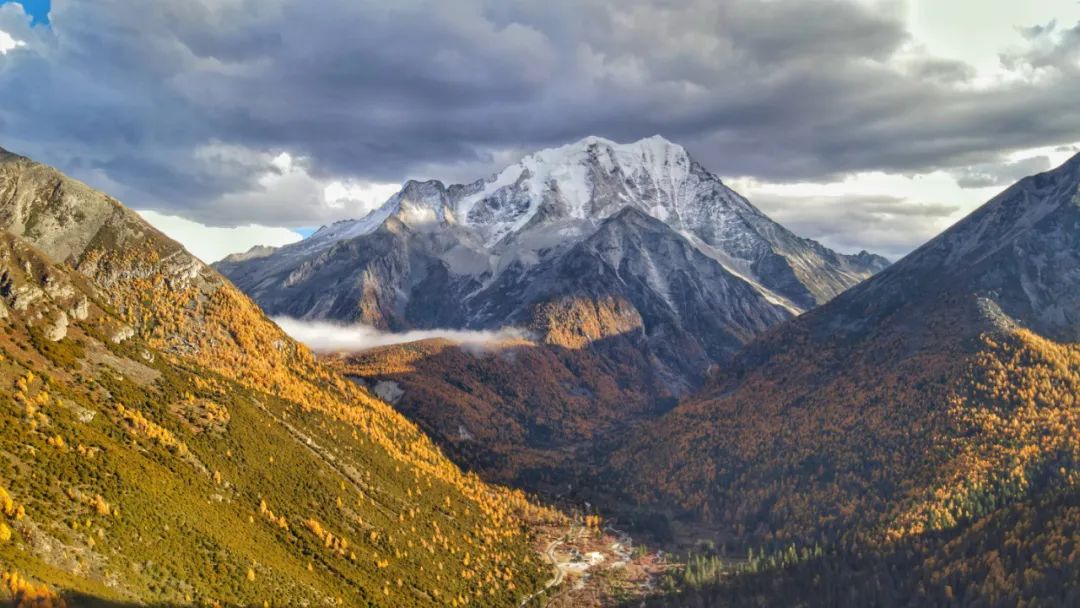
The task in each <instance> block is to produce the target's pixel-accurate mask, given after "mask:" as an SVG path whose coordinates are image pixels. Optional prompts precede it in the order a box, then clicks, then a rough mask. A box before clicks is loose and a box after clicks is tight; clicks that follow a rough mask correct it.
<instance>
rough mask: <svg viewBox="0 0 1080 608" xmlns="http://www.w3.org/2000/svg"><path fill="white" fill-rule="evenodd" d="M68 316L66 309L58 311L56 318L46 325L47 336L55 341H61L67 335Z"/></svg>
mask: <svg viewBox="0 0 1080 608" xmlns="http://www.w3.org/2000/svg"><path fill="white" fill-rule="evenodd" d="M67 332H68V316H67V313H65V312H64V311H60V312H59V313H57V315H56V318H55V319H54V320H53V321H52V322H51V323H49V324H48V325H46V326H45V338H46V339H48V340H51V341H53V342H59V341H60V340H63V339H64V338H65V337H67Z"/></svg>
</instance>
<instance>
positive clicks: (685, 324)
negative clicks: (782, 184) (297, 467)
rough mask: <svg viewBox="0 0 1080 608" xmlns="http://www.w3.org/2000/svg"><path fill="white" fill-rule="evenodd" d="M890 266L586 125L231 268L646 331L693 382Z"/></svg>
mask: <svg viewBox="0 0 1080 608" xmlns="http://www.w3.org/2000/svg"><path fill="white" fill-rule="evenodd" d="M887 265H888V262H887V261H886V260H885V259H884V258H881V257H880V256H875V255H872V254H869V253H866V252H863V253H860V254H858V255H842V254H838V253H836V252H834V251H831V250H830V249H828V248H826V247H824V246H822V245H821V244H819V243H817V242H814V241H812V240H809V239H803V238H800V237H798V236H796V235H794V234H792V233H791V232H790V231H789V230H787V229H785V228H784V227H782V226H780V225H779V224H777V223H776V222H773V221H772V220H770V219H769V218H768V217H767V216H765V215H764V214H763V213H762V212H761V211H759V210H758V209H757V208H755V207H754V206H753V205H751V204H750V202H749V201H747V200H746V199H745V198H743V197H741V196H739V195H738V194H737V193H736V192H734V191H732V190H731V189H730V188H728V187H727V186H725V185H724V184H723V182H721V180H720V179H719V178H717V177H716V176H715V175H713V174H712V173H710V172H708V171H707V170H706V169H705V168H704V167H702V166H701V165H700V164H698V163H697V162H696V161H694V160H693V159H692V158H691V157H690V156H689V154H687V152H686V150H685V149H683V148H682V147H681V146H678V145H675V144H673V143H671V142H668V141H667V140H665V139H663V138H661V137H650V138H647V139H643V140H641V141H637V142H634V143H631V144H616V143H613V142H611V141H608V140H605V139H601V138H597V137H589V138H586V139H583V140H581V141H578V142H576V143H573V144H570V145H567V146H563V147H560V148H554V149H549V150H543V151H540V152H537V153H535V154H531V155H529V156H526V157H525V158H523V159H522V160H521V161H520V162H518V163H515V164H513V165H511V166H509V167H507V168H506V169H504V170H502V171H501V172H499V173H498V174H496V175H493V176H491V177H489V178H487V179H481V180H477V181H475V182H473V183H471V184H464V185H461V184H455V185H450V186H446V185H444V184H442V183H441V182H438V181H427V182H415V181H410V182H408V183H406V184H405V186H404V187H403V188H402V189H401V191H400V192H398V193H397V194H395V195H394V196H393V197H391V198H390V199H389V200H388V201H387V202H386V204H384V205H383V206H382V207H381V208H379V209H378V210H376V211H374V212H372V213H371V214H370V215H368V216H367V217H365V218H362V219H359V220H352V221H345V222H339V223H336V224H334V225H332V226H327V227H324V228H322V229H320V230H319V231H318V232H316V233H315V234H313V235H312V236H311V237H309V238H307V239H305V240H304V241H301V242H300V243H296V244H293V245H289V246H285V247H281V248H279V249H268V248H258V249H255V250H252V251H249V252H247V253H245V254H240V255H234V256H231V257H229V258H227V259H225V260H223V261H222V262H220V263H218V264H217V265H216V268H217V269H218V270H219V271H220V272H222V273H223V274H224V275H225V276H227V277H229V278H230V279H231V280H232V281H233V282H234V283H236V285H237V286H239V287H240V288H241V289H242V290H244V291H245V292H246V293H248V294H249V295H250V296H251V297H252V298H254V299H255V300H256V301H257V302H258V303H259V304H260V306H262V307H263V308H264V309H265V310H266V311H267V312H268V313H269V314H271V315H286V316H291V317H297V318H301V319H332V320H337V321H342V322H361V323H366V324H370V325H373V326H375V327H379V328H385V329H391V330H401V329H407V328H476V329H483V328H494V327H500V326H504V325H517V326H521V327H525V328H528V329H531V330H533V331H535V332H536V333H538V334H539V335H540V337H541V339H542V340H544V341H547V342H549V343H554V344H559V345H562V346H568V347H574V348H577V347H580V346H582V345H584V344H587V343H589V342H592V341H596V340H599V339H606V338H619V339H625V340H631V341H633V343H634V344H635V346H636V347H637V348H639V349H640V350H642V351H643V352H644V353H646V356H647V357H648V358H649V359H650V360H651V361H652V362H653V364H654V366H655V367H656V369H657V371H658V372H659V373H661V374H662V375H663V376H664V377H665V378H666V383H667V385H668V388H669V390H670V391H672V392H675V393H680V392H684V391H685V390H687V389H688V388H691V387H693V386H696V385H697V384H699V383H700V382H701V381H702V380H703V379H704V373H705V370H706V369H707V368H708V367H709V365H711V364H712V363H714V362H717V361H724V360H726V359H728V358H729V357H730V356H731V355H733V354H734V353H735V352H736V351H737V350H738V349H739V348H740V347H741V346H742V345H743V344H745V343H746V342H748V341H749V340H750V339H752V338H753V337H754V336H756V335H758V334H760V333H761V332H762V331H764V330H766V329H768V328H769V327H772V326H774V325H776V324H778V323H780V322H782V321H784V320H786V319H789V318H791V317H792V316H794V315H797V314H799V313H801V312H804V311H806V310H809V309H811V308H813V307H814V306H817V305H819V304H821V303H823V302H825V301H827V300H829V299H830V298H832V297H834V296H836V295H837V294H838V293H840V292H842V291H843V290H845V289H847V288H848V287H851V286H852V285H854V284H856V283H858V282H859V281H861V280H863V279H865V278H866V277H868V276H871V275H872V274H873V273H875V272H878V271H880V270H881V269H883V268H885V267H886V266H887Z"/></svg>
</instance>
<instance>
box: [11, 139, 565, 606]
mask: <svg viewBox="0 0 1080 608" xmlns="http://www.w3.org/2000/svg"><path fill="white" fill-rule="evenodd" d="M0 226H2V227H3V228H4V230H5V231H6V232H5V234H3V235H2V240H0V296H2V299H0V302H2V308H0V316H2V317H3V319H2V320H0V347H2V360H0V385H2V386H4V387H5V388H6V390H5V391H3V392H0V417H2V426H0V428H3V429H4V430H3V432H2V433H0V487H2V488H3V490H4V493H3V494H2V495H0V503H3V504H0V507H3V510H2V521H3V524H2V526H0V541H2V542H0V566H2V567H0V571H5V572H7V573H8V574H7V575H5V577H4V589H3V591H0V594H3V593H7V594H8V595H10V596H14V597H16V598H20V599H22V600H25V601H27V602H30V601H31V600H32V599H33V597H34V596H35V594H41V595H45V593H44V592H43V591H42V589H38V588H35V587H37V586H39V585H41V584H44V585H45V588H46V589H47V590H48V592H49V593H59V594H62V595H65V596H67V597H68V599H69V601H70V602H72V603H76V604H78V605H81V604H82V603H88V602H89V603H92V602H91V601H90V600H89V599H88V598H97V599H99V600H110V601H116V602H143V603H153V604H212V603H223V604H229V605H255V604H257V605H262V604H263V603H264V602H266V603H269V604H270V605H299V604H302V603H307V604H326V605H348V606H363V605H385V606H423V605H447V604H449V605H462V604H473V605H515V604H516V603H517V601H518V600H519V599H520V598H521V597H524V596H526V595H528V594H529V593H531V592H532V591H533V590H534V589H536V588H538V587H539V586H540V585H541V584H542V582H543V580H544V579H546V578H547V577H548V576H549V572H548V571H547V570H546V569H545V566H544V565H543V564H542V562H541V559H540V558H539V556H537V555H535V553H534V551H533V550H532V548H531V546H530V538H529V532H528V530H527V529H526V528H525V526H524V525H523V519H522V518H523V517H529V518H547V517H550V518H555V517H557V515H556V514H554V513H551V512H548V511H544V510H542V509H538V508H535V507H532V506H530V505H529V503H528V502H527V501H526V500H525V498H524V497H523V496H522V495H521V494H516V493H512V492H509V491H507V490H503V489H499V488H496V487H493V486H490V485H487V484H485V483H483V482H481V481H480V480H479V479H477V478H476V477H474V476H470V475H465V474H463V473H462V472H461V471H460V470H459V469H458V468H457V467H455V466H454V465H453V464H452V463H450V462H449V461H448V460H446V459H445V458H444V457H443V456H442V454H441V453H440V451H439V450H438V449H437V448H436V447H435V446H434V445H433V444H432V443H431V442H430V441H429V440H428V439H427V438H426V437H425V436H424V435H423V434H422V433H421V432H420V431H419V430H418V429H417V428H416V427H415V426H414V425H413V424H411V423H409V422H408V421H406V420H405V419H404V418H403V417H401V416H400V415H398V414H397V413H396V412H395V411H394V410H393V409H392V408H390V407H389V406H388V405H386V404H385V403H383V402H381V401H379V400H378V399H376V398H373V397H372V396H371V395H369V394H368V393H367V392H365V391H364V390H361V389H359V388H357V387H356V386H355V385H354V384H353V383H351V382H348V381H345V380H343V379H341V378H340V377H338V376H336V375H335V374H333V373H332V372H330V371H329V370H327V369H326V368H325V367H323V366H322V365H321V364H319V363H318V362H317V361H316V360H315V359H314V358H313V357H312V355H311V354H310V353H309V352H308V351H307V350H306V349H305V348H304V347H302V346H300V345H298V344H296V343H294V342H293V341H291V340H290V339H289V338H288V337H286V336H285V335H284V334H282V333H281V332H280V330H278V328H277V327H276V326H274V325H273V324H272V323H270V322H269V321H268V320H267V319H266V318H265V317H264V316H263V315H262V314H261V312H260V311H259V310H258V309H257V308H256V307H255V305H254V304H253V303H251V302H250V301H249V300H248V299H247V298H246V297H244V296H242V295H241V294H240V293H239V292H238V291H237V290H236V289H234V288H233V287H232V286H231V285H229V284H228V283H227V282H225V281H224V280H223V279H221V278H220V277H219V276H218V275H217V274H216V273H214V272H213V271H212V270H209V269H208V268H207V267H205V266H204V265H202V264H201V263H200V262H198V261H197V260H195V259H194V258H192V257H191V256H190V255H188V254H187V253H186V252H184V251H183V250H182V248H180V247H179V246H178V245H177V244H175V243H173V242H171V241H169V240H168V239H166V238H165V237H163V236H162V235H160V234H159V233H157V232H156V231H154V230H153V229H152V228H150V227H149V226H147V225H146V224H145V223H143V222H142V221H141V220H140V219H139V218H138V216H136V215H135V214H133V213H131V212H130V211H128V210H126V209H124V208H123V207H121V206H120V205H119V204H118V203H116V202H115V201H113V200H112V199H109V198H108V197H106V196H104V195H101V194H99V193H96V192H94V191H92V190H90V189H89V188H87V187H86V186H84V185H82V184H79V183H77V182H74V181H72V180H69V179H67V178H64V177H63V176H62V175H60V174H58V173H56V172H55V171H53V170H51V169H49V168H47V167H43V166H41V165H37V164H35V163H32V162H30V161H28V160H26V159H22V158H19V157H16V156H12V155H6V154H0ZM8 505H10V507H9V506H8ZM27 581H29V582H27ZM0 597H2V595H0Z"/></svg>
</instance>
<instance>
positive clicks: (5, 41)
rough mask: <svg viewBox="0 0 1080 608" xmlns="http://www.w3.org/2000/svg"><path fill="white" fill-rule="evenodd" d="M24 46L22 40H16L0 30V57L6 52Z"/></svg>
mask: <svg viewBox="0 0 1080 608" xmlns="http://www.w3.org/2000/svg"><path fill="white" fill-rule="evenodd" d="M24 44H26V43H25V42H23V41H22V40H16V39H15V38H13V37H12V36H11V34H9V33H7V32H5V31H4V30H0V55H5V54H7V52H8V51H10V50H12V49H15V48H17V47H20V46H23V45H24Z"/></svg>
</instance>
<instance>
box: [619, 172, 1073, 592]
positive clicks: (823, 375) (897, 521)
mask: <svg viewBox="0 0 1080 608" xmlns="http://www.w3.org/2000/svg"><path fill="white" fill-rule="evenodd" d="M1078 188H1080V157H1077V158H1073V159H1072V160H1070V161H1069V162H1068V163H1066V164H1064V165H1063V166H1061V167H1059V168H1058V169H1056V170H1054V171H1051V172H1047V173H1043V174H1040V175H1037V176H1033V177H1029V178H1025V179H1024V180H1021V181H1020V182H1018V183H1017V184H1016V185H1014V186H1012V187H1011V188H1009V189H1008V190H1006V191H1005V192H1003V193H1002V194H1000V195H999V196H997V197H995V198H994V199H993V200H991V201H990V202H989V203H987V204H986V205H985V206H983V207H982V208H980V209H979V210H977V211H976V212H974V213H973V214H972V215H971V216H969V217H968V218H966V219H964V220H962V221H961V222H959V223H958V224H957V225H955V226H954V227H953V228H951V229H950V230H948V231H947V232H945V233H944V234H942V235H941V236H939V237H937V238H936V239H934V240H932V241H931V242H929V243H927V244H926V245H924V246H923V247H921V248H920V249H918V250H917V251H915V252H914V253H912V254H911V255H909V256H908V257H906V258H904V259H903V260H901V261H899V262H897V263H896V264H894V265H893V266H892V267H890V268H889V269H887V270H886V271H884V272H882V273H881V274H880V275H878V276H876V277H874V278H873V279H871V280H869V281H867V282H865V283H863V284H861V285H859V286H856V287H855V288H853V289H851V290H849V291H847V292H845V293H844V294H842V295H840V296H839V297H837V298H836V299H834V300H833V301H832V302H830V303H828V304H826V305H825V306H822V307H820V308H819V309H816V310H814V311H811V312H810V313H808V314H806V315H804V316H802V317H800V318H798V319H795V320H794V321H791V322H789V323H786V324H784V325H782V326H780V327H778V328H776V329H775V330H772V331H770V332H769V333H768V334H766V335H765V336H763V337H762V338H760V339H758V340H757V341H755V342H754V343H753V344H751V345H750V346H749V347H748V348H747V350H746V352H745V354H743V355H742V356H740V359H739V361H738V363H737V365H736V368H735V369H734V370H733V372H732V373H731V374H728V375H724V376H722V377H721V378H719V379H718V381H717V382H716V383H715V384H714V385H712V386H710V387H709V389H707V390H706V391H705V392H704V393H703V394H701V395H699V396H698V397H696V398H694V399H690V400H688V401H687V402H686V403H684V404H681V405H680V406H679V407H677V408H676V409H675V410H673V411H672V412H671V413H670V414H668V415H667V416H665V417H664V419H662V420H660V421H658V422H657V423H656V425H655V426H654V427H650V428H647V429H646V430H645V431H643V432H640V433H637V434H636V435H635V437H634V438H633V439H632V441H631V442H630V444H629V445H628V446H626V447H625V448H624V449H623V450H621V451H620V453H619V454H618V455H617V457H616V458H614V459H613V463H612V469H613V471H614V472H613V473H612V475H613V476H615V477H617V478H618V479H620V480H623V481H624V482H626V483H627V487H629V488H630V491H629V492H628V494H630V495H634V496H637V497H638V498H639V499H640V500H641V501H642V502H644V503H647V504H652V505H667V506H670V507H673V508H670V509H668V511H669V513H670V514H671V515H674V516H676V517H679V518H682V519H684V520H694V521H698V522H708V523H709V524H711V526H713V528H714V529H716V530H719V531H720V533H719V537H720V538H721V539H727V540H734V541H736V542H739V543H742V544H744V545H745V544H758V543H760V544H763V545H765V546H767V547H768V546H772V547H777V546H781V545H785V546H786V545H787V544H788V543H795V544H796V545H802V546H807V545H812V544H813V543H815V542H820V543H823V544H826V545H829V546H834V547H836V546H850V543H855V544H856V546H858V547H860V550H868V549H867V548H870V549H872V550H874V551H882V550H884V551H886V552H887V550H888V549H889V548H890V547H891V548H896V547H897V546H899V545H897V543H912V542H914V543H916V544H917V545H918V546H919V547H921V548H919V549H918V551H924V550H925V551H934V550H936V549H933V547H937V546H938V545H936V544H934V543H936V542H938V541H939V540H940V539H941V538H942V535H943V534H945V533H946V532H949V531H952V532H954V533H957V534H961V535H965V534H967V531H968V530H970V529H974V527H977V526H979V525H980V523H979V522H980V521H981V520H982V518H984V517H991V516H994V517H999V516H1001V513H999V512H1000V511H1001V510H1002V509H1006V508H1012V507H1011V506H1010V505H1013V506H1015V508H1017V509H1021V510H1023V509H1027V508H1029V507H1030V508H1035V507H1034V506H1033V505H1036V504H1042V503H1043V502H1046V501H1050V502H1054V501H1055V500H1058V499H1057V498H1055V497H1060V496H1062V493H1065V494H1068V493H1074V492H1075V491H1076V489H1077V486H1076V484H1077V482H1078V481H1080V469H1078V464H1080V444H1077V442H1076V437H1077V436H1078V435H1077V434H1078V433H1080V408H1078V403H1077V401H1076V395H1077V394H1080V359H1078V358H1077V356H1078V353H1080V351H1078V346H1077V344H1076V343H1075V341H1076V340H1077V338H1078V337H1080V334H1078V333H1077V332H1078V329H1080V326H1078V319H1080V317H1078V315H1080V298H1078V296H1080V274H1078V273H1077V270H1076V269H1077V268H1078V266H1077V262H1078V261H1080V257H1078V256H1080V195H1078V192H1080V190H1078ZM688 455H692V456H690V457H688ZM1059 502H1060V501H1059ZM995 525H996V524H995ZM969 527H972V528H969ZM965 538H968V539H972V538H975V537H972V536H965ZM919 539H923V540H919ZM935 539H936V540H935ZM923 541H925V542H923ZM941 542H944V541H941ZM920 543H922V544H920ZM883 548H884V549H883ZM912 550H913V551H914V550H915V549H912ZM919 555H924V554H923V553H919ZM926 555H929V554H926ZM920 559H921V558H920ZM927 559H929V558H927ZM1047 561H1048V562H1055V563H1060V560H1053V559H1048V560H1047ZM819 573H820V572H819ZM1044 574H1045V572H1044ZM938 591H941V588H938Z"/></svg>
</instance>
